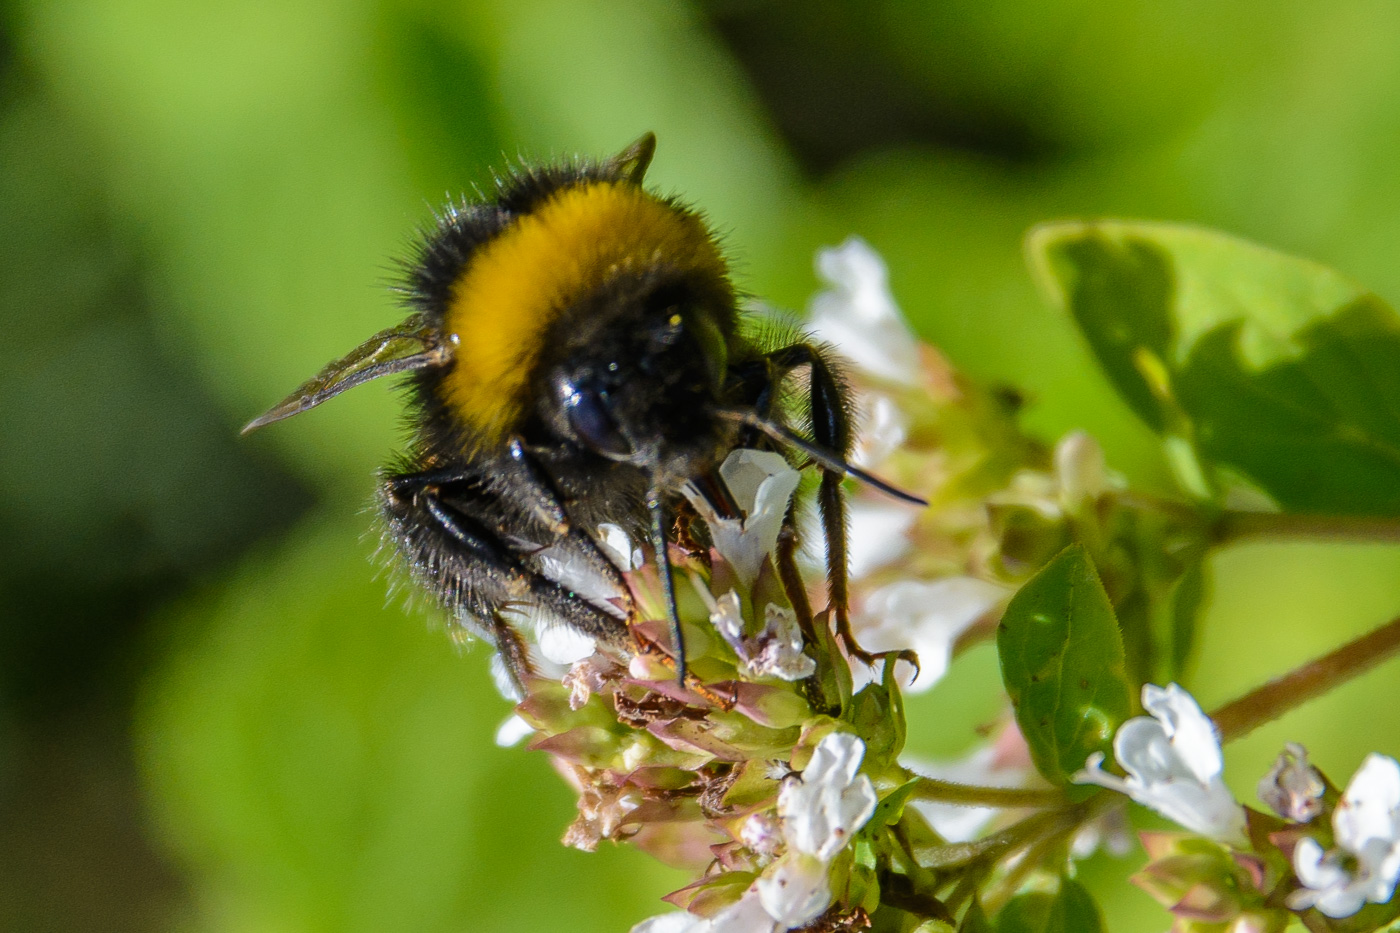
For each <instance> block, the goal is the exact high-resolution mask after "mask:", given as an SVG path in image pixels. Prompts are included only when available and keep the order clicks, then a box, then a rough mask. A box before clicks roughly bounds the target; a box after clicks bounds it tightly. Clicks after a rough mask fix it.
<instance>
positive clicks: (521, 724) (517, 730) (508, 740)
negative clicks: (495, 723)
mask: <svg viewBox="0 0 1400 933" xmlns="http://www.w3.org/2000/svg"><path fill="white" fill-rule="evenodd" d="M534 731H535V727H534V726H532V725H530V724H529V723H528V722H526V721H525V720H523V719H521V718H520V717H519V716H515V715H511V716H509V717H507V718H506V721H505V722H503V723H501V725H500V728H498V729H497V730H496V744H497V745H499V746H500V747H501V748H509V747H510V746H512V745H518V744H519V743H520V740H521V739H523V738H525V737H526V736H527V735H530V734H531V733H532V732H534Z"/></svg>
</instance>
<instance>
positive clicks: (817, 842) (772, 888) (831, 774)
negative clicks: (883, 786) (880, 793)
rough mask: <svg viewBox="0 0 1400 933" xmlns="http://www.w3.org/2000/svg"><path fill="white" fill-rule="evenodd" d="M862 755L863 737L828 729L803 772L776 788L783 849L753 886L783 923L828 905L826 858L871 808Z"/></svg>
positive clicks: (807, 918) (789, 925)
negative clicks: (780, 854)
mask: <svg viewBox="0 0 1400 933" xmlns="http://www.w3.org/2000/svg"><path fill="white" fill-rule="evenodd" d="M864 757H865V743H864V742H862V741H861V740H860V739H859V738H857V737H856V736H854V735H851V734H850V733H847V732H833V733H832V734H830V735H828V736H827V737H826V738H824V739H822V740H821V741H820V742H819V743H817V747H816V748H815V749H814V750H813V751H812V760H811V761H810V762H808V764H807V768H806V769H805V770H804V771H803V772H802V775H801V776H800V777H792V778H789V779H788V780H787V781H786V782H785V783H784V784H783V786H782V788H781V789H780V790H779V791H778V818H779V820H780V821H781V823H782V831H783V842H784V843H786V845H787V851H786V852H784V853H783V856H782V857H781V858H780V859H778V860H777V861H776V862H774V863H773V864H772V865H770V866H769V867H768V869H767V870H766V871H764V873H763V876H762V877H760V878H759V879H758V880H757V881H755V882H754V888H755V889H756V890H757V891H758V895H759V899H760V900H761V901H762V903H763V908H764V910H766V911H767V912H768V914H769V916H771V917H772V918H773V919H774V920H776V921H777V922H778V925H779V926H780V927H781V928H782V929H785V930H786V929H793V928H795V927H800V926H805V925H807V924H808V923H811V922H812V921H813V920H815V919H817V918H818V917H820V916H821V915H822V913H823V912H824V911H825V910H826V908H827V907H828V906H830V904H831V887H830V884H829V882H828V880H827V874H828V869H829V868H830V866H831V861H832V859H834V858H836V856H837V854H838V853H840V851H841V850H842V849H844V848H845V847H846V845H847V844H848V843H849V842H850V841H851V837H852V836H854V835H855V833H856V831H857V830H859V829H860V828H861V827H862V826H864V825H865V823H866V821H867V820H869V819H870V817H871V815H872V814H874V812H875V805H876V803H877V802H878V800H877V798H876V796H875V787H874V785H872V784H871V783H870V778H868V777H866V776H865V775H864V774H860V773H859V771H860V763H861V760H862V759H863V758H864Z"/></svg>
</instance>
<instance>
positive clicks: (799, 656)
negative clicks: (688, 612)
mask: <svg viewBox="0 0 1400 933" xmlns="http://www.w3.org/2000/svg"><path fill="white" fill-rule="evenodd" d="M701 595H702V598H704V596H705V594H703V593H702V594H701ZM710 624H711V625H713V626H714V627H715V630H716V631H718V632H719V633H720V635H721V637H723V638H724V640H725V641H726V642H728V643H729V646H730V647H731V648H733V649H734V653H735V654H737V655H738V656H739V660H740V662H742V665H743V667H744V669H745V671H746V672H747V673H749V674H753V675H756V676H759V677H779V678H782V679H783V680H801V679H803V678H804V677H811V676H812V674H814V673H816V670H817V662H816V661H814V660H812V659H811V658H810V657H808V656H807V655H806V654H803V652H802V629H801V628H800V627H799V626H798V624H797V613H796V612H794V611H793V610H792V609H790V608H788V607H787V606H779V605H776V604H774V603H769V604H768V605H767V606H766V607H765V608H764V611H763V629H762V630H761V631H760V632H759V633H758V634H757V635H749V634H748V633H747V632H746V631H745V627H744V615H743V605H742V604H741V603H740V601H739V594H738V593H736V592H735V591H734V590H730V591H729V592H727V593H725V594H724V595H723V596H721V597H719V598H718V599H716V600H714V601H713V605H712V606H711V608H710Z"/></svg>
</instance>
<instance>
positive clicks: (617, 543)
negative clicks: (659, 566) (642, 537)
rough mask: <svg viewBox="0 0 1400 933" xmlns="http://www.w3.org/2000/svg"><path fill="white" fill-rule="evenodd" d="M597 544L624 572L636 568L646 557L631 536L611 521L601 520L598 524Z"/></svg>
mask: <svg viewBox="0 0 1400 933" xmlns="http://www.w3.org/2000/svg"><path fill="white" fill-rule="evenodd" d="M598 545H599V546H600V547H601V548H602V549H603V551H604V553H606V554H607V555H608V557H610V558H612V561H613V563H615V564H617V568H618V569H619V570H621V571H623V572H624V573H626V572H628V571H632V570H636V569H637V568H638V567H640V566H642V563H643V562H644V561H645V559H646V558H645V555H644V554H643V553H642V549H641V548H639V547H637V545H636V543H635V542H633V540H632V536H631V535H629V534H628V533H627V532H626V531H624V530H623V529H622V526H621V525H614V524H613V523H612V522H603V523H602V524H601V525H599V526H598Z"/></svg>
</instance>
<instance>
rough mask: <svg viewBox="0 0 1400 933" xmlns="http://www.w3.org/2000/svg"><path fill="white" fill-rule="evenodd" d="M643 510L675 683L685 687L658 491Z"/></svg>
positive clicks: (678, 618)
mask: <svg viewBox="0 0 1400 933" xmlns="http://www.w3.org/2000/svg"><path fill="white" fill-rule="evenodd" d="M647 511H648V512H650V513H651V547H652V550H653V551H655V552H656V571H657V573H659V574H660V575H661V591H662V592H663V593H664V594H665V595H666V618H667V619H668V620H669V621H670V623H671V650H672V651H674V652H675V657H676V682H677V683H679V684H680V685H681V686H682V687H684V686H685V675H686V669H685V668H686V664H685V633H684V632H683V631H682V630H681V613H680V609H679V608H678V607H677V606H676V581H675V580H673V579H672V578H671V555H670V554H669V553H668V551H667V544H666V507H665V505H663V504H662V501H661V491H660V490H658V489H653V490H651V491H650V492H648V493H647Z"/></svg>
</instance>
